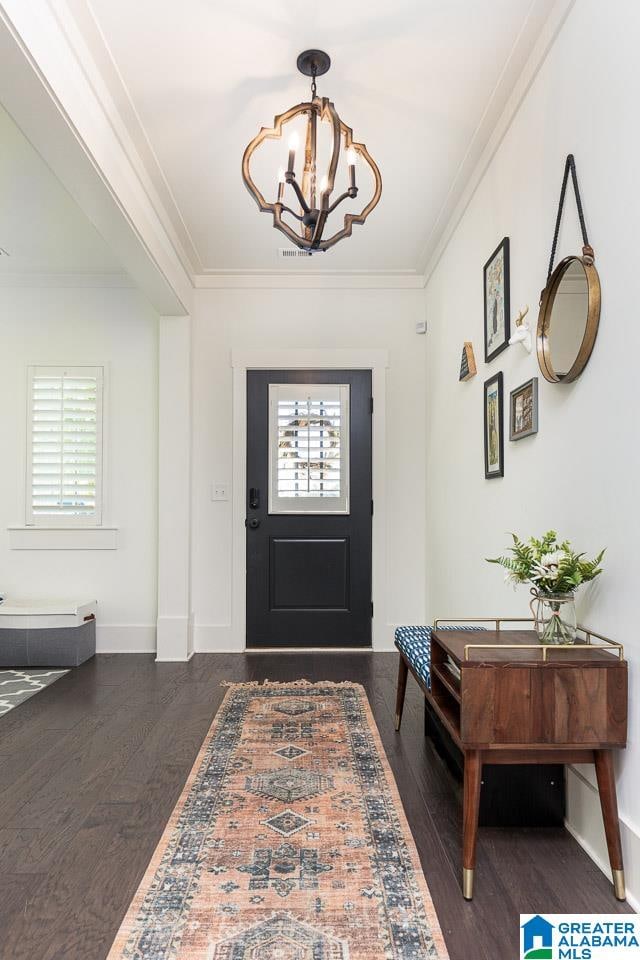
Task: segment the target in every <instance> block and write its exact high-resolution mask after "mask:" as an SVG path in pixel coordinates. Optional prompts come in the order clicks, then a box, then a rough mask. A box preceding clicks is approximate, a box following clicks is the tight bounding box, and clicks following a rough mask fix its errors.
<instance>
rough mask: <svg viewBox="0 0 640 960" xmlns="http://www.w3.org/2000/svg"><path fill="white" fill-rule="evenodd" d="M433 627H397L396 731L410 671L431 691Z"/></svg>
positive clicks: (467, 628)
mask: <svg viewBox="0 0 640 960" xmlns="http://www.w3.org/2000/svg"><path fill="white" fill-rule="evenodd" d="M438 630H486V627H478V626H461V625H457V626H456V625H453V624H451V625H449V626H439V627H438ZM432 632H433V627H424V626H420V627H397V628H396V632H395V644H396V647H397V648H398V653H399V654H400V663H399V666H398V691H397V696H396V730H399V729H400V723H401V722H402V710H403V708H404V697H405V693H406V690H407V675H408V673H409V671H411V673H412V674H413V676H414V677H415V679H416V680H417V681H418V684H419V686H420V687H421V688H422V689H423V690H425V691H426V690H430V689H431V672H430V671H431V634H432Z"/></svg>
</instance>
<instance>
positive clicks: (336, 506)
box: [269, 383, 349, 514]
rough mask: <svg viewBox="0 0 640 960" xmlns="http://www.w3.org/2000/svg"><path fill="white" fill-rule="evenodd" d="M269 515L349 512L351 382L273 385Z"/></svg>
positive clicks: (270, 405) (271, 385)
mask: <svg viewBox="0 0 640 960" xmlns="http://www.w3.org/2000/svg"><path fill="white" fill-rule="evenodd" d="M269 513H273V514H277V513H349V386H348V384H334V383H326V384H324V383H323V384H308V383H300V384H298V383H287V384H278V383H272V384H270V385H269Z"/></svg>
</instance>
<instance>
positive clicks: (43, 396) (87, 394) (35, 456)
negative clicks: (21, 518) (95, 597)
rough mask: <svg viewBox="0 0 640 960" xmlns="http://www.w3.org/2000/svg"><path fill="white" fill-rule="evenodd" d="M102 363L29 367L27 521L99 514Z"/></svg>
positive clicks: (73, 522) (57, 521) (83, 519)
mask: <svg viewBox="0 0 640 960" xmlns="http://www.w3.org/2000/svg"><path fill="white" fill-rule="evenodd" d="M102 402H103V368H102V367H30V368H29V407H28V409H29V414H28V419H29V422H28V433H29V447H28V451H27V518H26V520H27V524H35V525H37V524H42V525H48V526H82V525H86V526H92V525H98V524H100V523H101V519H102V502H101V501H102Z"/></svg>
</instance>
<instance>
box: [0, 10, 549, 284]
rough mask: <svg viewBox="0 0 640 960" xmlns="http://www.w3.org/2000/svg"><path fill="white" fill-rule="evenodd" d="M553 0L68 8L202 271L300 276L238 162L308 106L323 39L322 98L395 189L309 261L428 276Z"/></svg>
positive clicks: (309, 264)
mask: <svg viewBox="0 0 640 960" xmlns="http://www.w3.org/2000/svg"><path fill="white" fill-rule="evenodd" d="M551 3H552V0H350V2H349V3H345V2H344V0H323V2H320V3H313V4H312V3H302V2H300V0H242V2H235V3H230V2H228V0H181V2H179V3H177V2H168V0H163V2H160V3H159V2H158V0H135V2H134V3H132V2H131V0H69V4H70V6H71V7H75V8H76V11H77V15H76V20H77V22H78V24H79V26H80V27H81V29H83V31H84V34H85V39H86V42H87V44H88V45H93V48H94V49H93V53H94V59H96V60H97V61H99V60H100V56H97V57H96V49H95V47H96V37H98V38H99V42H100V44H101V45H102V50H101V51H98V53H99V54H101V57H102V61H103V62H102V65H101V68H102V70H103V73H105V71H107V67H106V66H105V64H107V61H108V71H107V72H110V73H111V76H110V78H109V79H110V80H111V82H112V83H113V80H114V78H116V80H117V85H118V88H119V94H118V92H117V91H116V92H115V93H114V100H115V102H116V105H117V106H118V109H119V112H120V115H121V117H123V119H124V121H125V123H126V125H127V128H128V132H129V134H130V136H131V138H132V140H133V142H134V143H135V144H136V146H137V149H138V152H139V154H140V156H141V157H142V158H143V160H144V162H145V164H146V166H147V169H148V171H149V173H150V175H151V177H152V180H153V182H154V187H155V188H156V190H157V194H158V196H160V197H161V198H162V200H163V203H164V205H165V208H166V210H167V211H168V213H169V216H170V217H171V220H172V225H173V230H174V233H175V235H176V236H177V237H178V238H179V242H180V245H181V247H182V250H183V253H184V255H185V256H186V258H187V260H188V266H189V269H190V272H192V273H195V274H202V273H233V272H247V273H256V272H257V273H259V272H263V271H282V270H290V269H291V264H290V262H289V261H279V260H278V259H277V249H278V247H282V246H286V245H287V241H286V239H285V238H284V236H282V234H280V233H278V232H277V231H275V230H274V229H273V227H272V226H271V218H270V215H265V214H261V213H259V211H258V208H257V206H256V205H255V203H254V201H253V199H252V198H251V197H250V196H249V194H248V193H247V191H246V190H245V188H244V186H243V184H242V180H241V176H240V166H241V159H242V154H243V151H244V148H245V146H246V144H247V143H248V142H249V140H251V139H252V138H253V136H254V135H255V134H256V133H257V131H258V129H259V128H260V127H261V126H263V125H265V126H270V125H271V124H272V122H273V117H274V115H275V114H276V113H281V112H282V111H283V110H285V109H286V108H288V107H290V106H292V105H293V104H295V103H297V102H299V101H301V100H303V99H306V97H307V93H308V81H307V79H306V78H304V77H302V76H301V75H300V74H298V73H297V71H296V67H295V61H296V57H297V55H298V53H299V52H300V51H301V50H304V49H306V48H308V47H314V46H317V47H320V48H323V49H325V50H326V51H327V52H328V53H329V54H330V56H331V57H332V60H333V65H332V68H331V71H330V72H329V74H328V75H327V76H325V77H322V78H320V79H319V81H318V92H319V93H320V94H321V95H326V96H329V97H330V98H331V99H332V100H333V101H334V103H335V105H336V108H337V110H338V112H339V113H340V115H341V117H342V118H343V120H344V121H345V122H346V123H347V124H349V125H350V126H353V128H354V135H355V137H356V139H358V140H361V141H363V142H365V143H366V144H367V147H368V148H369V150H370V151H371V154H372V155H373V157H374V158H375V160H376V161H377V163H378V165H379V167H380V169H381V173H382V177H383V194H382V200H381V202H380V204H379V205H378V207H377V208H376V209H375V210H374V212H373V213H372V214H371V216H370V218H369V220H368V222H367V223H366V224H365V225H364V226H363V227H359V226H356V227H354V232H353V236H352V238H351V239H348V240H344V241H342V242H341V243H339V244H338V245H337V247H335V248H334V249H333V250H332V251H330V252H329V253H328V254H326V255H320V256H317V257H314V258H309V259H304V260H303V261H301V262H302V263H304V265H305V270H309V269H320V270H331V271H334V270H335V271H375V272H403V271H407V272H410V273H413V272H421V271H422V270H423V269H424V266H425V261H426V257H427V254H428V252H429V243H430V242H432V241H433V236H434V230H435V229H436V227H437V226H441V225H442V219H443V218H442V216H440V215H441V213H442V211H443V208H445V207H446V204H447V203H450V202H451V200H452V197H454V195H455V192H456V190H457V189H458V188H459V189H460V190H461V189H462V187H463V186H464V184H460V182H459V181H460V177H461V175H462V172H463V171H464V169H465V163H466V164H468V162H469V158H470V157H471V156H472V151H473V150H474V149H475V150H476V151H478V150H479V149H481V148H482V147H484V145H485V144H486V142H487V140H488V138H489V136H490V133H491V129H492V127H493V124H494V123H495V120H496V119H497V116H496V109H497V108H500V107H501V105H504V102H505V101H506V98H507V96H508V94H509V92H510V88H509V84H510V83H511V84H512V82H513V80H514V70H515V69H518V71H519V69H521V68H522V66H523V63H524V60H525V59H526V56H527V55H528V52H530V50H531V47H532V46H533V44H534V42H535V40H536V39H537V36H538V33H539V31H540V29H541V25H542V22H543V20H542V18H541V10H543V8H545V7H546V8H547V10H548V8H549V7H550V6H551ZM80 8H82V9H80ZM89 14H93V18H94V19H95V22H94V23H93V24H92V28H91V29H92V30H93V34H94V35H93V36H89V33H90V32H91V31H90V30H88V29H87V20H88V19H90V16H88V15H89ZM96 26H97V29H96ZM107 54H109V55H110V58H111V59H109V56H108V55H107ZM515 76H517V73H516V74H515ZM114 89H115V88H114V87H113V86H112V91H113V90H114ZM498 92H499V93H500V96H501V97H502V100H501V101H500V98H499V97H498V96H497V93H498ZM492 111H493V112H492ZM282 149H283V150H284V149H285V148H284V146H283V147H282ZM274 180H275V170H274ZM0 245H2V237H1V236H0Z"/></svg>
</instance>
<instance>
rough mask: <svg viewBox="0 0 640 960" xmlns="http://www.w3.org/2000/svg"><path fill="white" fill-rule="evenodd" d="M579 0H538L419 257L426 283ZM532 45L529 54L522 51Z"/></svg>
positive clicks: (534, 0) (534, 3) (532, 8)
mask: <svg viewBox="0 0 640 960" xmlns="http://www.w3.org/2000/svg"><path fill="white" fill-rule="evenodd" d="M575 2H576V0H533V3H532V7H531V10H530V11H529V15H528V17H527V22H526V24H525V26H524V27H523V29H522V31H521V32H520V35H519V36H518V38H517V39H516V42H515V44H514V46H513V49H512V51H511V54H510V56H509V59H508V61H507V64H505V68H504V70H503V71H502V74H501V76H500V79H499V81H498V83H497V85H496V87H495V89H494V92H493V94H492V96H491V98H490V101H489V104H488V105H487V108H486V110H485V113H484V115H483V118H482V120H481V122H480V124H479V126H478V128H477V130H476V132H475V134H474V136H473V138H472V140H471V144H470V145H469V149H468V150H467V154H466V156H465V158H464V160H463V162H462V164H461V165H460V167H459V169H458V172H457V173H456V176H455V178H454V181H453V183H452V185H451V188H450V190H449V194H448V196H447V199H446V200H445V203H444V204H443V206H442V209H441V211H440V213H439V215H438V218H437V220H436V223H435V224H434V227H433V229H432V231H431V235H430V237H429V240H428V242H427V244H426V246H425V248H424V251H423V254H422V258H421V261H420V267H421V269H424V282H425V286H426V285H427V284H428V282H429V280H430V278H431V275H432V274H433V272H434V270H435V269H436V267H437V266H438V263H439V262H440V259H441V258H442V255H443V254H444V252H445V250H446V248H447V247H448V245H449V241H450V240H451V238H452V236H453V234H454V233H455V231H456V228H457V226H458V224H459V223H460V221H461V220H462V217H463V216H464V214H465V212H466V210H467V207H468V206H469V204H470V202H471V200H472V199H473V196H474V194H475V192H476V190H477V189H478V187H479V186H480V183H481V181H482V179H483V177H484V175H485V173H486V172H487V169H488V167H489V165H490V163H491V161H492V160H493V158H494V156H495V154H496V152H497V151H498V148H499V147H500V144H501V143H502V141H503V140H504V137H505V136H506V134H507V131H508V130H509V128H510V126H511V124H512V122H513V120H514V118H515V116H516V114H517V113H518V111H519V109H520V107H521V105H522V103H523V101H524V99H525V97H526V95H527V93H528V91H529V89H530V87H531V85H532V84H533V82H534V80H535V78H536V76H537V75H538V73H539V71H540V69H541V67H542V65H543V63H544V61H545V60H546V58H547V54H548V53H549V51H550V50H551V48H552V46H553V44H554V43H555V40H556V38H557V36H558V34H559V33H560V30H561V29H562V27H563V25H564V22H565V20H566V19H567V17H568V15H569V13H570V12H571V8H572V7H573V5H574V3H575ZM527 43H528V46H529V54H528V56H526V52H525V56H524V57H523V50H525V48H526V46H527Z"/></svg>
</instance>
